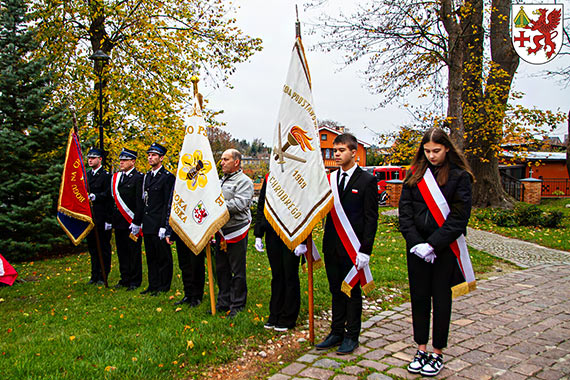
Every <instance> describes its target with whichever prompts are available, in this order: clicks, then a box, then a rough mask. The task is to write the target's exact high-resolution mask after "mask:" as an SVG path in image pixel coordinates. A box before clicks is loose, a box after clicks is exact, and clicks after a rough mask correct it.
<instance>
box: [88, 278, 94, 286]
mask: <svg viewBox="0 0 570 380" xmlns="http://www.w3.org/2000/svg"><path fill="white" fill-rule="evenodd" d="M95 282H96V281H95V280H94V279H91V280H89V282H88V283H87V285H93V284H95Z"/></svg>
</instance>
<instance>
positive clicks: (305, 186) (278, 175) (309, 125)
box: [264, 38, 333, 249]
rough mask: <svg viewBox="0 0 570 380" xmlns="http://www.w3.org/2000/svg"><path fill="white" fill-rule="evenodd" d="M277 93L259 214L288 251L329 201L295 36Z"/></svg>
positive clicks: (303, 60) (308, 86)
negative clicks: (263, 215) (275, 119)
mask: <svg viewBox="0 0 570 380" xmlns="http://www.w3.org/2000/svg"><path fill="white" fill-rule="evenodd" d="M282 91H283V93H282V96H281V105H280V107H279V116H278V118H277V124H276V126H275V134H274V137H273V150H272V153H271V157H270V163H269V176H268V178H267V189H266V191H267V192H266V195H265V208H264V214H265V216H266V218H267V220H268V221H269V223H271V225H272V226H273V228H274V229H275V231H276V232H277V234H278V235H279V236H280V237H281V239H282V240H283V242H284V243H285V244H286V245H287V246H288V247H289V248H290V249H294V248H295V247H296V246H297V245H298V244H299V243H301V242H303V241H304V240H305V239H306V238H307V236H308V235H309V234H310V233H311V231H312V229H313V227H314V226H315V224H317V223H318V222H319V221H320V220H321V219H322V218H323V217H324V216H325V215H326V214H327V213H328V212H329V210H330V209H331V207H332V201H333V199H332V193H331V189H330V186H329V183H328V180H327V178H326V172H325V167H324V164H323V159H322V156H321V149H320V141H319V134H318V124H317V116H316V115H315V110H314V105H313V95H312V92H311V77H310V74H309V67H308V66H307V61H306V58H305V51H304V49H303V44H302V42H301V39H300V38H297V40H296V41H295V45H294V47H293V52H292V54H291V61H290V63H289V72H288V73H287V79H286V81H285V84H284V85H283V88H282Z"/></svg>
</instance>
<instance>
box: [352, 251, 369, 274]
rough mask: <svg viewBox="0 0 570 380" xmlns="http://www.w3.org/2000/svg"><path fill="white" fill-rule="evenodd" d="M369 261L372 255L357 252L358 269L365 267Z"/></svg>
mask: <svg viewBox="0 0 570 380" xmlns="http://www.w3.org/2000/svg"><path fill="white" fill-rule="evenodd" d="M369 261H370V256H368V255H367V254H366V253H362V252H356V263H355V265H356V269H358V270H361V269H364V267H366V266H368V262H369Z"/></svg>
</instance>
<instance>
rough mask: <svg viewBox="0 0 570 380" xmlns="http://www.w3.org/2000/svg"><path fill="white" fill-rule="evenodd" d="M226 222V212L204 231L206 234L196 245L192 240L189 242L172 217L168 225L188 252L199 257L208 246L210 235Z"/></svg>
mask: <svg viewBox="0 0 570 380" xmlns="http://www.w3.org/2000/svg"><path fill="white" fill-rule="evenodd" d="M228 220H230V214H229V213H228V212H227V211H226V212H225V213H224V214H222V215H221V216H220V217H219V218H218V220H216V221H215V222H214V223H212V225H211V226H210V227H209V228H208V229H207V230H206V232H205V233H204V235H203V236H202V239H200V241H199V242H198V243H197V244H196V245H194V244H193V243H192V240H190V238H189V237H188V235H186V233H185V232H184V231H183V230H182V228H180V226H178V224H176V222H175V221H174V220H173V219H172V216H171V217H170V219H169V223H170V226H171V227H172V230H173V231H174V232H176V235H178V237H179V238H180V239H182V241H183V242H184V244H186V246H187V247H188V248H190V250H191V251H192V252H194V254H195V255H199V254H200V252H202V250H203V249H204V247H205V246H206V244H208V241H210V238H211V237H212V235H213V234H215V233H216V232H217V231H218V230H219V229H220V228H222V227H223V226H224V225H225V224H226V223H227V222H228Z"/></svg>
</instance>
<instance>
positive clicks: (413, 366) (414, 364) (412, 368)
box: [408, 350, 429, 373]
mask: <svg viewBox="0 0 570 380" xmlns="http://www.w3.org/2000/svg"><path fill="white" fill-rule="evenodd" d="M428 360H429V355H428V353H427V352H425V351H422V350H417V351H416V356H414V360H412V361H411V362H410V364H408V372H410V373H420V371H421V370H422V368H423V366H424V365H425V364H426V363H427V362H428Z"/></svg>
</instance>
